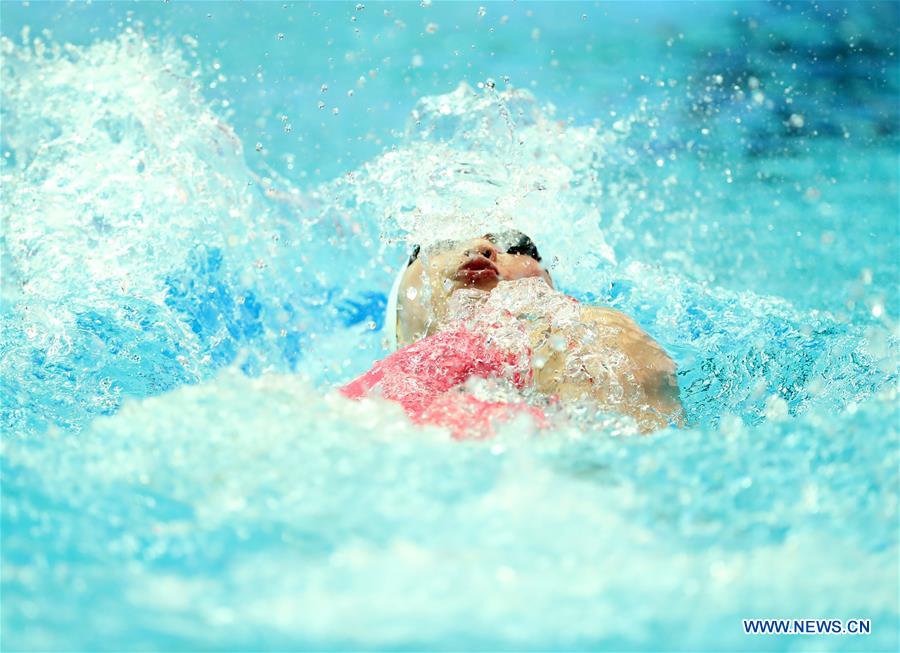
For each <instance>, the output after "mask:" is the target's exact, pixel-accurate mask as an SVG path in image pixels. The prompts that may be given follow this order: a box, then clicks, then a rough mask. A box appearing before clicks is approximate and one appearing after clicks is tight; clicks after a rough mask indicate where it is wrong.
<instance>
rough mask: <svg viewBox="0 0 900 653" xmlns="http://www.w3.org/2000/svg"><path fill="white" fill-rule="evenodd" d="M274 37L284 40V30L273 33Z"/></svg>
mask: <svg viewBox="0 0 900 653" xmlns="http://www.w3.org/2000/svg"><path fill="white" fill-rule="evenodd" d="M275 38H276V39H278V40H279V41H283V40H284V32H278V34H276V35H275Z"/></svg>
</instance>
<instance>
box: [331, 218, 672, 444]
mask: <svg viewBox="0 0 900 653" xmlns="http://www.w3.org/2000/svg"><path fill="white" fill-rule="evenodd" d="M385 333H386V336H387V338H388V346H389V347H390V348H392V349H397V348H399V351H397V352H395V353H394V354H392V355H391V356H389V357H388V358H387V359H385V360H384V361H381V362H380V363H377V364H376V366H375V367H373V369H372V370H371V371H370V372H369V373H367V374H365V375H363V376H362V377H360V378H359V379H357V380H356V381H354V382H352V383H351V384H348V385H347V386H345V388H344V390H343V391H344V394H347V395H348V396H353V397H361V396H366V395H367V394H373V393H379V394H381V395H382V396H385V397H387V398H391V399H395V400H397V401H399V402H400V403H401V404H402V405H403V406H404V408H405V409H406V411H407V413H408V414H410V416H412V417H413V419H416V420H417V421H420V422H428V423H439V424H444V425H447V426H449V427H450V428H451V429H452V430H453V431H454V433H455V434H456V435H457V436H458V437H466V419H467V416H468V418H471V419H470V421H471V420H475V419H481V420H484V419H487V418H489V417H496V416H498V415H500V414H503V415H505V416H506V418H508V417H509V416H510V413H516V412H521V410H520V409H522V410H525V411H526V412H529V413H530V414H532V415H533V416H535V417H537V418H538V421H539V422H540V421H541V416H542V415H543V413H542V412H541V411H540V410H537V411H536V410H535V408H534V403H535V402H534V401H533V400H532V401H531V402H530V405H528V406H527V407H525V408H522V407H521V406H518V405H517V404H516V402H511V401H509V400H506V401H495V400H491V398H488V399H485V398H484V397H478V396H477V394H474V393H472V392H470V391H469V389H467V382H468V381H469V380H470V379H471V378H473V377H475V378H493V377H498V378H504V377H505V378H506V380H507V381H509V385H510V386H512V387H514V388H515V389H517V390H518V391H519V392H520V393H522V394H523V396H525V395H530V396H531V397H532V399H533V397H535V396H538V397H543V398H544V399H545V400H546V401H547V402H549V403H557V404H560V405H562V406H567V405H592V406H594V407H596V408H597V409H598V410H600V411H606V412H612V413H618V414H624V415H628V416H630V417H632V418H634V420H635V421H636V422H637V424H638V426H639V428H640V429H641V430H642V431H643V432H649V431H652V430H655V429H658V428H662V427H664V426H667V425H680V424H682V422H683V409H682V405H681V401H680V400H679V396H678V384H677V381H676V377H675V364H674V363H673V362H672V360H671V358H669V356H668V355H667V354H666V352H665V351H664V350H663V349H662V347H660V345H659V344H657V343H656V342H655V341H654V340H653V339H652V338H651V337H650V336H649V335H647V334H646V333H645V332H644V331H643V330H642V329H641V328H640V327H639V326H638V325H637V324H636V323H635V322H634V321H633V320H631V319H630V318H629V317H627V316H626V315H624V314H623V313H621V312H619V311H616V310H613V309H611V308H605V307H600V306H587V305H583V304H580V303H579V302H578V301H577V300H575V299H574V298H573V297H569V296H567V295H565V294H563V293H561V292H558V291H556V290H555V289H554V286H553V280H552V278H551V277H550V274H549V273H548V272H547V270H546V269H544V267H543V265H542V259H541V256H540V254H539V253H538V250H537V247H536V246H535V244H534V243H533V242H532V240H531V239H530V238H529V237H528V236H526V235H525V234H523V233H521V232H518V231H507V232H503V233H498V234H486V235H484V236H481V237H478V238H472V239H470V240H465V241H453V242H441V243H437V244H434V245H431V246H428V247H427V248H420V247H418V246H417V247H415V248H414V249H413V251H412V254H411V255H410V257H409V260H408V261H407V263H406V265H405V266H404V268H403V269H402V270H401V271H400V273H399V275H398V276H397V279H396V281H395V282H394V286H393V288H392V290H391V294H390V296H389V301H388V307H387V312H386V316H385ZM469 385H471V384H469ZM511 407H512V408H513V410H512V411H510V408H511ZM476 414H477V415H476ZM479 433H482V434H483V433H484V430H483V429H481V430H479Z"/></svg>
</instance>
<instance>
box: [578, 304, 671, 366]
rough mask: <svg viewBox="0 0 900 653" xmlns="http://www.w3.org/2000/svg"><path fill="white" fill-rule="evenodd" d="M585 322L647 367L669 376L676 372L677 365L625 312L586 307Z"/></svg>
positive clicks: (584, 310) (602, 307)
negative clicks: (613, 340) (614, 341)
mask: <svg viewBox="0 0 900 653" xmlns="http://www.w3.org/2000/svg"><path fill="white" fill-rule="evenodd" d="M581 319H582V320H583V321H584V322H585V323H589V324H592V325H594V326H595V327H597V330H598V332H599V333H600V334H601V336H602V335H603V334H606V335H607V337H609V338H612V339H615V340H616V342H617V343H618V345H619V346H620V347H621V348H622V349H623V350H625V352H626V353H628V354H629V355H630V356H631V357H633V358H637V359H639V361H640V362H641V363H643V364H644V365H645V366H647V367H651V368H655V369H657V370H659V371H661V372H666V373H669V374H672V373H674V372H675V363H673V362H672V359H671V358H669V355H668V354H667V353H666V351H665V350H664V349H663V348H662V346H660V344H659V343H658V342H656V340H654V339H653V338H652V337H650V334H648V333H647V332H646V331H644V330H643V329H642V328H641V327H640V325H638V323H637V322H635V321H634V320H633V319H632V318H630V317H628V316H627V315H625V313H623V312H622V311H617V310H616V309H614V308H608V307H606V306H587V305H582V307H581Z"/></svg>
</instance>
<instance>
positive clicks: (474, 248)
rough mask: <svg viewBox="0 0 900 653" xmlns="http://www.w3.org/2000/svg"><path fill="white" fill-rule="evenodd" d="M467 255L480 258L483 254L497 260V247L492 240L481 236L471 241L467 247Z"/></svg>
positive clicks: (493, 260)
mask: <svg viewBox="0 0 900 653" xmlns="http://www.w3.org/2000/svg"><path fill="white" fill-rule="evenodd" d="M465 255H466V256H467V257H471V258H478V257H480V256H483V257H484V258H486V259H488V260H489V261H492V262H496V261H497V248H496V247H494V243H492V242H491V241H489V240H487V239H485V238H481V239H479V240H476V241H473V242H471V243H469V246H468V247H467V248H466V251H465Z"/></svg>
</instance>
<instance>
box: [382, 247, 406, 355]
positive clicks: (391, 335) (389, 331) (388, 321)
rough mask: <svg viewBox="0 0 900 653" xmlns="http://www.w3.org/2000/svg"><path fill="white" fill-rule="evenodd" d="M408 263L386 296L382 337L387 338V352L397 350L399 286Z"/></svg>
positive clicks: (401, 269)
mask: <svg viewBox="0 0 900 653" xmlns="http://www.w3.org/2000/svg"><path fill="white" fill-rule="evenodd" d="M408 267H409V263H406V264H404V265H403V267H401V268H400V271H399V272H398V273H397V278H396V279H394V285H393V286H391V292H390V293H389V294H388V299H387V308H385V309H384V327H383V329H384V336H385V338H387V346H388V350H389V351H396V350H397V300H398V295H399V294H400V284H401V283H402V282H403V275H404V274H406V268H408Z"/></svg>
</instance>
